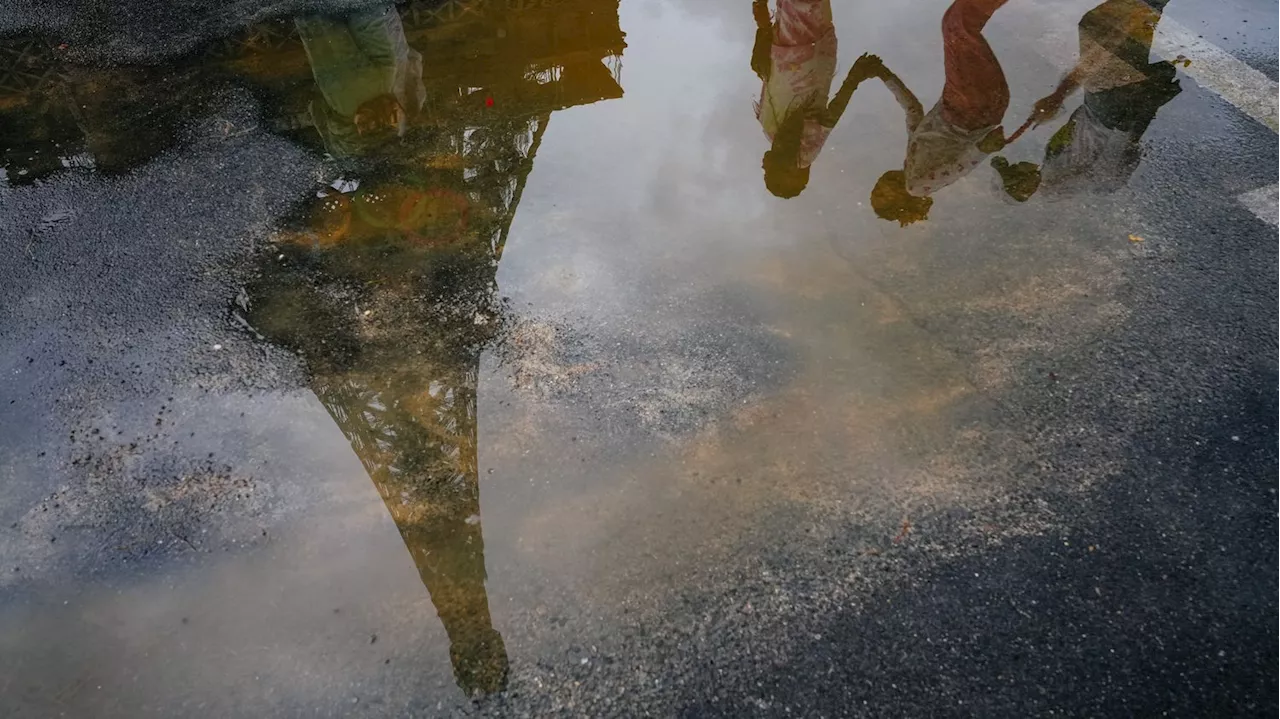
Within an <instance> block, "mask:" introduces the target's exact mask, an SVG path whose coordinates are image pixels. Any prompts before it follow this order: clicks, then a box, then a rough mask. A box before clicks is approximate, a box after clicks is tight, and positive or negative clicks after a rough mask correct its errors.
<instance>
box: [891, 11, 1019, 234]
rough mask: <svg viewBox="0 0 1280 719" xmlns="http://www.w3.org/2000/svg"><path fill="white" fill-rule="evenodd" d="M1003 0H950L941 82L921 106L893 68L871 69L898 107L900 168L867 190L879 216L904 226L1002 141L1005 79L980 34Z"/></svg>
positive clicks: (918, 217) (923, 213)
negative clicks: (937, 93) (902, 131)
mask: <svg viewBox="0 0 1280 719" xmlns="http://www.w3.org/2000/svg"><path fill="white" fill-rule="evenodd" d="M1005 2H1007V0H955V2H953V3H952V4H951V7H949V8H947V11H946V13H945V14H944V15H943V17H942V44H943V56H944V62H945V70H946V83H945V85H944V86H943V88H942V96H941V97H940V98H939V99H938V102H937V103H936V104H935V105H934V106H933V108H932V109H930V110H929V112H927V113H925V112H923V107H922V106H921V104H920V101H919V100H917V99H916V97H915V95H914V94H912V93H911V91H910V90H908V89H907V88H906V86H905V85H903V83H902V81H901V80H899V79H898V77H897V76H896V75H894V74H893V73H892V72H889V71H888V70H887V69H885V68H883V66H881V67H879V68H877V70H876V72H877V74H878V76H879V77H880V78H881V79H882V80H884V82H885V85H886V86H887V87H888V88H889V90H890V91H891V92H892V93H893V95H894V97H895V98H897V100H898V103H899V104H900V105H902V109H903V111H904V112H905V114H906V121H907V131H908V138H907V154H906V159H905V161H904V162H903V166H902V169H901V170H891V171H889V172H886V173H884V175H882V176H881V177H880V179H879V181H878V182H877V183H876V186H875V188H874V189H873V190H872V192H871V206H872V208H873V209H874V210H875V212H876V214H877V215H879V216H880V217H882V218H884V219H886V220H897V221H898V222H899V223H900V224H902V225H907V224H910V223H912V222H915V221H917V220H922V219H924V218H925V217H926V216H927V215H928V212H929V208H930V207H931V206H932V204H933V200H932V198H931V197H930V195H932V194H933V193H935V192H937V191H938V190H940V189H942V188H943V187H946V186H947V185H950V184H951V183H953V182H955V181H956V180H958V179H960V178H961V177H964V176H965V175H967V174H969V172H970V171H972V170H973V168H974V167H977V166H978V165H979V164H981V163H982V161H983V159H984V158H985V157H986V156H987V155H989V154H990V153H992V152H995V151H997V150H999V149H1000V148H1001V147H1003V146H1004V145H1005V142H1006V141H1005V136H1004V128H1003V127H1002V125H1001V123H1002V122H1003V120H1004V113H1005V110H1006V109H1008V106H1009V85H1008V83H1007V82H1005V78H1004V71H1003V70H1002V69H1001V68H1000V62H999V61H998V60H997V59H996V56H995V53H994V52H992V50H991V46H990V45H988V44H987V41H986V38H984V37H983V36H982V31H983V28H984V27H986V24H987V21H988V20H990V19H991V16H992V15H993V14H994V13H995V11H996V10H999V9H1000V8H1001V7H1002V6H1003V5H1004V4H1005Z"/></svg>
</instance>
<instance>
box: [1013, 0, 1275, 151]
mask: <svg viewBox="0 0 1280 719" xmlns="http://www.w3.org/2000/svg"><path fill="white" fill-rule="evenodd" d="M1092 5H1093V2H1084V3H1079V2H1061V1H1056V0H1055V1H1052V2H1038V3H1036V4H1035V5H1034V6H1033V7H1032V8H1029V9H1028V11H1029V12H1033V13H1034V14H1035V15H1037V16H1039V17H1040V18H1042V22H1047V24H1048V26H1049V29H1048V30H1047V31H1046V32H1045V33H1044V34H1043V35H1041V36H1040V39H1039V41H1038V42H1037V43H1036V46H1037V49H1038V50H1039V52H1040V54H1041V55H1043V56H1044V58H1045V59H1047V60H1049V61H1050V62H1052V63H1053V64H1055V65H1059V66H1063V67H1064V69H1065V67H1070V66H1072V65H1074V64H1075V62H1076V58H1077V49H1078V45H1079V40H1078V33H1077V25H1078V23H1079V22H1080V16H1081V15H1082V14H1083V13H1082V12H1081V10H1080V8H1081V7H1083V8H1084V9H1085V10H1088V9H1089V8H1090V7H1091V6H1092ZM997 17H999V16H997ZM1151 51H1152V54H1154V55H1156V56H1158V57H1160V58H1162V59H1165V60H1176V59H1178V58H1179V57H1182V58H1185V59H1187V60H1190V61H1191V64H1190V65H1189V66H1186V67H1183V66H1181V65H1180V66H1179V70H1180V71H1181V72H1182V73H1183V74H1185V75H1187V76H1188V77H1190V78H1192V79H1193V80H1195V81H1196V83H1197V84H1199V85H1200V86H1201V87H1203V88H1204V89H1206V90H1209V91H1210V92H1213V93H1214V94H1216V95H1218V96H1219V97H1221V98H1222V99H1224V100H1226V101H1227V102H1229V103H1231V105H1232V106H1234V107H1236V108H1238V109H1239V110H1240V111H1241V112H1243V113H1244V114H1246V115H1248V116H1249V117H1252V118H1253V119H1255V120H1257V121H1258V122H1260V123H1262V124H1263V125H1266V126H1267V127H1269V128H1271V129H1272V130H1273V131H1277V132H1280V121H1278V119H1277V118H1278V116H1280V109H1278V106H1280V101H1278V98H1277V95H1280V84H1277V83H1276V82H1275V81H1273V80H1272V79H1271V78H1269V77H1267V76H1266V75H1264V74H1262V73H1261V72H1259V71H1257V70H1255V69H1253V68H1252V67H1249V65H1247V64H1246V63H1244V62H1242V61H1240V60H1238V59H1236V57H1235V56H1234V55H1232V54H1231V53H1229V52H1227V51H1226V50H1223V49H1222V48H1220V47H1218V46H1217V45H1214V44H1213V43H1211V42H1209V41H1208V40H1205V39H1204V38H1203V37H1200V36H1199V35H1197V34H1196V33H1195V31H1193V30H1191V29H1190V28H1188V27H1187V26H1185V25H1183V24H1182V23H1180V22H1178V21H1177V20H1175V19H1173V18H1171V17H1168V16H1167V15H1165V16H1163V17H1161V18H1160V21H1159V23H1157V24H1156V32H1155V39H1154V41H1153V42H1152V43H1151Z"/></svg>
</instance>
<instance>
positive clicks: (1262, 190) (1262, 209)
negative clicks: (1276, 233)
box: [1236, 185, 1280, 227]
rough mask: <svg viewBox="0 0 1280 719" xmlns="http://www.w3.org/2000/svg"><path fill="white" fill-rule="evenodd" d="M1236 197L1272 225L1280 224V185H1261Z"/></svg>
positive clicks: (1259, 217)
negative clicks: (1279, 216)
mask: <svg viewBox="0 0 1280 719" xmlns="http://www.w3.org/2000/svg"><path fill="white" fill-rule="evenodd" d="M1236 199H1238V200H1239V201H1240V204H1242V205H1244V206H1245V208H1246V209H1248V210H1249V211H1250V212H1252V213H1253V214H1255V215H1257V216H1258V219H1260V220H1262V221H1263V222H1266V223H1267V224H1269V225H1271V226H1272V227H1276V226H1277V225H1278V224H1280V221H1278V218H1277V217H1276V215H1277V214H1280V213H1278V211H1280V185H1271V186H1269V187H1259V188H1258V189H1256V190H1250V191H1249V192H1246V193H1244V194H1243V195H1240V196H1239V197H1237V198H1236Z"/></svg>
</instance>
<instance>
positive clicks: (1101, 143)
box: [993, 0, 1182, 195]
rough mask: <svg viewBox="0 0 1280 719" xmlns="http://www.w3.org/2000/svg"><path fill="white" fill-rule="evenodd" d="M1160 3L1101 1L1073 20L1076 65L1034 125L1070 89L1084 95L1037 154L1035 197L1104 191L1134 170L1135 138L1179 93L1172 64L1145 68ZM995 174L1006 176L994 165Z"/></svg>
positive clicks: (1038, 111)
mask: <svg viewBox="0 0 1280 719" xmlns="http://www.w3.org/2000/svg"><path fill="white" fill-rule="evenodd" d="M1167 3H1168V0H1106V2H1104V3H1102V4H1101V5H1098V6H1097V7H1095V8H1094V9H1092V10H1090V11H1089V12H1087V13H1085V15H1084V17H1083V18H1081V20H1080V25H1079V32H1080V58H1079V60H1078V61H1077V63H1076V66H1075V67H1074V68H1072V70H1071V71H1070V72H1069V73H1067V74H1066V76H1065V77H1064V78H1063V79H1062V82H1061V83H1059V85H1058V87H1057V89H1055V90H1054V91H1053V93H1051V94H1050V95H1048V96H1047V97H1045V98H1043V99H1041V100H1040V101H1039V102H1037V103H1036V111H1035V115H1034V118H1035V119H1036V120H1037V121H1038V122H1044V121H1047V120H1049V119H1051V118H1052V117H1053V116H1054V115H1055V114H1056V113H1057V112H1058V110H1059V109H1060V108H1061V106H1062V103H1063V102H1064V101H1065V100H1066V99H1067V97H1068V96H1070V94H1071V93H1072V92H1074V91H1075V90H1076V88H1081V89H1083V90H1084V102H1083V103H1082V104H1081V105H1080V107H1078V108H1077V109H1076V110H1075V112H1073V113H1071V118H1070V119H1069V120H1067V123H1066V124H1065V125H1063V126H1062V127H1061V128H1060V129H1059V130H1058V131H1057V132H1056V133H1055V134H1054V135H1053V137H1052V138H1051V139H1050V140H1049V145H1048V147H1047V148H1045V155H1044V163H1043V165H1042V166H1041V167H1040V171H1039V172H1040V187H1041V191H1042V192H1044V193H1048V194H1050V195H1055V194H1056V195H1061V194H1066V193H1073V192H1077V191H1093V192H1111V191H1114V190H1116V189H1119V188H1120V187H1122V186H1124V184H1125V183H1126V182H1128V180H1129V177H1130V176H1131V175H1132V174H1133V172H1134V170H1135V169H1137V167H1138V162H1139V160H1140V159H1141V154H1142V150H1141V145H1140V144H1139V142H1140V140H1141V138H1142V134H1143V133H1144V132H1146V130H1147V126H1148V125H1150V124H1151V121H1152V120H1153V119H1155V116H1156V112H1157V111H1159V109H1160V108H1161V107H1163V106H1164V105H1165V104H1166V103H1168V102H1169V101H1170V100H1172V99H1173V98H1174V97H1176V96H1177V95H1178V93H1179V92H1181V91H1182V90H1181V87H1180V85H1179V83H1178V80H1177V77H1176V74H1177V73H1176V70H1175V68H1174V64H1173V63H1172V62H1169V61H1163V62H1155V63H1152V62H1149V58H1150V54H1151V41H1152V39H1153V37H1154V36H1155V28H1156V24H1157V23H1158V22H1159V21H1160V16H1161V11H1162V10H1163V9H1164V6H1165V5H1166V4H1167ZM996 160H1001V158H994V159H993V162H994V161H996ZM1003 164H1005V165H1007V163H1003ZM1019 164H1027V163H1019ZM997 170H1000V171H1001V174H1002V176H1003V175H1005V174H1006V171H1005V170H1003V169H1002V168H1001V167H1000V166H997ZM1005 184H1006V186H1008V185H1009V181H1008V180H1007V179H1006V182H1005Z"/></svg>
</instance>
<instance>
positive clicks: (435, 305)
mask: <svg viewBox="0 0 1280 719" xmlns="http://www.w3.org/2000/svg"><path fill="white" fill-rule="evenodd" d="M1002 5H1003V3H1001V2H980V1H975V2H967V3H966V2H956V3H955V4H954V5H952V6H951V9H950V10H947V8H946V4H945V3H936V2H923V0H913V1H912V2H903V3H879V2H876V3H870V2H853V1H849V2H844V1H840V0H837V1H834V2H824V1H815V2H789V1H785V0H784V1H782V2H779V3H777V5H776V6H775V7H773V8H772V11H773V14H772V16H770V14H769V10H768V8H767V7H766V6H765V4H764V3H758V2H757V3H754V4H753V3H748V2H746V1H745V0H743V1H742V2H719V1H716V2H696V3H684V4H679V3H667V2H657V1H639V0H638V1H636V2H630V1H629V0H624V1H623V2H621V3H619V2H618V0H552V1H543V2H525V1H516V0H512V1H510V2H496V1H485V0H448V1H440V2H431V1H427V0H420V1H416V2H411V3H407V4H401V5H390V4H386V5H377V4H367V3H366V4H364V5H362V6H360V8H359V9H355V10H353V9H351V8H350V7H347V6H345V5H344V6H342V7H340V8H338V9H333V10H331V11H328V12H320V13H311V14H302V15H297V16H290V17H280V18H276V19H271V20H266V21H261V22H257V23H255V24H251V25H249V26H247V27H245V28H244V29H242V30H240V31H238V32H236V33H234V34H232V35H231V36H229V37H225V38H220V39H217V40H212V41H209V42H207V43H205V44H204V45H202V46H201V48H200V49H199V50H198V51H196V52H194V53H183V54H179V55H178V56H176V57H175V56H164V55H162V53H163V51H162V49H159V48H157V51H156V52H157V57H156V58H155V59H154V60H152V61H149V62H139V63H136V64H129V65H118V64H116V65H113V64H102V63H99V62H97V61H94V60H92V58H90V57H88V55H89V53H88V51H87V50H85V51H82V50H81V49H80V48H78V47H74V46H71V45H70V44H68V43H64V42H62V40H61V39H60V38H58V37H51V36H45V35H22V36H14V37H9V38H7V39H5V40H3V41H0V151H2V152H3V154H2V155H0V168H2V169H0V203H3V206H4V210H3V213H0V214H2V215H3V216H2V217H0V231H2V232H3V234H4V237H5V238H6V239H9V238H16V240H15V243H10V244H7V245H6V247H7V248H8V249H7V254H8V259H7V260H5V262H6V263H7V264H8V265H9V269H8V270H7V271H6V273H5V274H6V275H7V277H8V279H6V281H5V282H6V284H8V289H7V290H5V291H4V292H3V293H0V297H3V301H4V306H3V308H2V309H0V323H3V324H0V326H2V327H3V328H4V334H6V335H8V337H7V338H6V339H4V340H3V341H0V358H3V364H4V366H5V367H6V368H9V370H8V371H7V377H6V379H5V382H6V386H5V388H4V390H3V394H0V396H3V397H5V398H6V400H9V402H8V404H9V410H8V414H7V416H6V418H5V420H4V421H3V424H0V429H3V434H4V435H5V439H4V440H3V441H0V447H2V448H3V449H4V454H5V455H6V456H5V457H4V458H3V459H2V460H0V477H3V478H4V483H5V488H4V490H3V494H0V506H2V507H3V511H2V516H0V519H3V520H4V526H6V527H8V529H7V530H6V535H5V539H4V540H3V544H2V546H0V559H3V561H4V566H3V567H0V569H2V570H3V573H2V574H0V577H2V578H0V653H3V655H4V656H5V657H6V658H5V659H4V661H3V671H0V675H3V676H5V679H4V680H0V685H3V686H4V687H5V688H4V694H5V695H6V700H5V704H6V705H7V706H9V707H10V709H11V710H15V709H16V710H17V711H18V713H19V714H20V715H25V714H23V712H24V711H26V712H28V713H30V714H31V715H33V716H34V715H41V716H45V715H48V716H53V715H57V712H59V711H61V712H64V713H65V714H66V715H69V716H86V715H94V716H131V717H133V716H144V715H145V716H151V715H159V716H179V715H182V716H186V715H190V716H237V715H245V716H275V715H279V716H295V715H296V716H302V715H306V716H320V715H324V716H360V715H368V716H384V715H397V716H401V715H409V714H412V715H415V716H417V715H443V714H448V713H450V712H461V711H464V710H465V711H473V710H485V711H489V710H491V711H493V712H495V713H502V712H503V711H504V710H511V711H515V710H516V708H518V707H521V706H524V704H522V703H521V702H532V703H533V704H534V705H535V706H539V707H541V711H543V712H544V713H545V714H550V713H556V712H564V713H572V712H573V711H575V709H574V707H575V706H579V708H580V707H581V706H587V705H588V704H589V705H590V706H593V707H596V709H595V710H591V711H596V712H603V713H605V714H607V713H608V710H607V709H605V707H610V706H613V707H618V706H625V705H626V702H628V701H630V700H629V699H628V697H629V696H639V695H642V696H650V695H651V694H652V695H653V696H664V695H665V693H666V692H668V691H670V696H671V697H673V699H672V700H671V701H672V702H676V703H677V704H678V701H679V697H680V696H681V691H680V690H677V689H675V688H674V686H675V684H674V682H673V683H672V684H671V686H670V687H668V686H664V685H663V682H664V680H670V679H671V678H672V677H673V676H675V677H678V676H680V674H679V672H680V671H683V670H680V669H672V668H671V665H670V662H676V663H677V664H678V663H679V661H682V659H681V658H682V657H683V658H689V657H695V656H698V652H699V651H706V652H711V653H713V654H714V653H716V652H718V651H719V650H715V649H708V647H712V648H714V647H719V646H721V645H722V644H723V643H724V642H726V641H730V640H731V639H732V638H734V637H739V636H744V637H759V636H767V632H768V631H770V628H771V627H774V626H776V625H778V624H779V623H785V622H786V621H787V617H791V616H794V615H795V614H796V613H803V612H809V611H815V610H812V609H810V608H808V607H810V605H809V604H807V602H809V601H810V600H811V599H812V598H813V596H816V595H815V594H814V591H816V590H814V589H813V587H815V586H823V587H826V589H824V590H822V592H821V593H823V596H834V597H837V598H842V599H840V601H853V599H851V597H857V596H858V593H859V592H862V591H864V590H866V588H867V587H873V586H876V584H877V582H879V581H881V580H880V579H879V578H878V577H881V576H882V575H884V574H885V573H886V572H887V573H893V572H895V571H899V570H901V569H902V567H904V566H907V565H906V564H903V562H908V561H909V562H916V561H926V559H924V558H921V557H923V556H924V555H917V554H913V552H923V551H924V550H923V549H921V548H922V547H928V548H931V551H932V550H936V551H935V552H934V554H933V555H931V556H934V557H945V556H953V555H954V554H955V553H956V552H958V551H961V550H959V549H957V548H958V547H979V546H990V545H994V544H998V543H1000V542H1001V541H1005V540H1006V539H1008V538H1009V537H1015V536H1021V535H1025V534H1035V533H1040V532H1044V531H1047V530H1048V528H1049V527H1052V526H1053V522H1054V513H1053V511H1052V510H1051V509H1050V508H1049V507H1048V505H1047V504H1046V503H1043V502H1036V501H1034V500H1033V499H1029V497H1033V496H1034V494H1035V489H1036V487H1038V486H1040V485H1038V484H1037V482H1039V481H1040V480H1039V479H1037V478H1036V477H1037V475H1036V474H1035V472H1034V471H1032V470H1030V469H1029V468H1033V467H1036V466H1037V462H1038V460H1039V459H1040V458H1041V457H1042V455H1043V453H1044V452H1048V451H1049V448H1048V447H1047V446H1043V445H1041V446H1038V445H1037V444H1036V443H1035V442H1033V441H1028V440H1027V434H1026V432H1027V431H1028V427H1029V426H1033V425H1035V422H1036V417H1037V416H1038V414H1037V413H1038V412H1040V411H1041V410H1040V408H1041V407H1042V406H1043V405H1045V404H1048V405H1054V406H1066V405H1069V404H1070V403H1071V402H1072V398H1071V397H1072V392H1073V389H1072V387H1073V384H1074V383H1077V382H1079V381H1080V379H1081V378H1080V377H1079V376H1078V375H1077V374H1074V370H1075V367H1076V366H1078V364H1079V363H1078V359H1076V358H1078V357H1079V356H1080V353H1081V352H1084V351H1085V350H1084V349H1082V348H1087V347H1089V346H1090V345H1091V344H1093V343H1098V342H1103V341H1105V338H1107V337H1108V336H1109V335H1110V334H1111V333H1113V332H1116V331H1118V329H1119V328H1121V327H1122V326H1124V325H1125V323H1127V322H1130V321H1132V308H1131V306H1130V304H1129V303H1128V302H1127V301H1126V291H1127V289H1126V288H1127V287H1128V283H1129V278H1130V277H1131V276H1132V275H1133V273H1140V272H1143V271H1144V269H1143V268H1144V267H1147V266H1149V264H1150V263H1158V262H1167V261H1172V260H1174V259H1176V257H1177V253H1178V245H1177V243H1176V242H1173V241H1172V240H1171V238H1170V237H1169V235H1168V230H1167V225H1165V224H1161V222H1159V221H1158V219H1153V218H1158V217H1159V216H1160V213H1162V212H1164V210H1162V209H1159V208H1162V207H1164V205H1162V204H1161V203H1167V202H1168V201H1169V197H1170V195H1169V194H1167V193H1164V192H1163V191H1160V190H1157V189H1154V188H1157V187H1159V186H1160V184H1161V183H1162V182H1164V179H1165V178H1167V176H1168V173H1169V172H1170V170H1169V169H1168V168H1167V167H1160V166H1157V167H1156V168H1154V169H1152V168H1151V167H1150V166H1151V164H1152V162H1153V160H1151V159H1150V158H1149V155H1150V154H1152V153H1158V152H1160V151H1162V150H1160V149H1159V148H1164V150H1169V149H1170V148H1171V147H1174V146H1175V145H1176V143H1177V142H1180V140H1178V139H1177V137H1178V136H1177V132H1178V130H1177V129H1176V128H1164V129H1159V130H1158V134H1159V135H1160V138H1161V140H1160V142H1161V143H1163V144H1162V145H1159V148H1153V149H1149V150H1144V144H1143V143H1144V135H1145V134H1146V133H1147V131H1148V128H1149V127H1156V128H1158V126H1159V119H1160V118H1161V117H1163V116H1164V114H1165V113H1174V114H1178V113H1181V115H1179V117H1180V118H1181V122H1182V123H1183V124H1184V129H1186V130H1187V132H1191V131H1193V130H1194V131H1196V132H1198V133H1199V134H1200V136H1201V137H1202V138H1205V139H1203V140H1202V141H1204V142H1221V143H1222V144H1223V151H1224V153H1226V155H1227V156H1228V157H1230V155H1231V153H1232V152H1236V153H1237V154H1242V153H1243V152H1244V151H1243V150H1233V149H1231V145H1230V142H1229V135H1230V132H1234V130H1231V131H1228V130H1222V129H1220V125H1221V124H1222V123H1224V122H1229V120H1224V119H1223V118H1222V117H1220V116H1211V117H1201V116H1199V115H1195V114H1194V113H1192V112H1191V111H1190V110H1188V109H1186V108H1188V107H1191V103H1195V102H1204V101H1205V100H1204V99H1203V96H1202V93H1201V91H1200V90H1198V89H1194V88H1193V86H1192V85H1191V83H1190V82H1189V81H1187V80H1185V78H1183V77H1182V74H1181V72H1182V69H1183V68H1182V66H1181V65H1175V64H1174V63H1172V62H1169V61H1167V60H1172V59H1173V58H1161V57H1159V56H1156V55H1152V54H1151V52H1152V42H1153V37H1154V31H1155V28H1156V27H1157V25H1158V23H1159V22H1160V21H1161V13H1160V12H1159V11H1158V10H1157V9H1153V8H1152V6H1150V5H1147V4H1144V3H1142V2H1137V1H1136V0H1108V1H1107V2H1104V3H1102V4H1100V5H1096V6H1095V4H1094V3H1092V2H1070V3H1066V2H1064V3H1058V4H1056V5H1060V6H1064V7H1067V6H1069V11H1068V10H1063V9H1061V8H1058V9H1054V11H1053V12H1049V11H1048V10H1047V9H1046V7H1047V5H1046V4H1045V3H1043V2H1040V3H1025V4H1023V5H1022V6H1020V7H1017V8H1015V7H1013V5H1014V4H1013V3H1010V7H1009V8H1008V9H1004V8H1002V7H1001V6H1002ZM762 8H763V9H762ZM944 11H945V12H944ZM988 20H990V22H988ZM863 53H875V54H874V55H864V54H863ZM1081 53H1083V56H1082V60H1081V63H1080V66H1079V68H1080V69H1079V70H1078V72H1077V73H1076V74H1075V75H1073V76H1072V80H1071V82H1063V77H1064V75H1065V74H1066V72H1067V70H1069V69H1070V68H1071V66H1072V63H1073V62H1074V61H1075V58H1076V57H1077V56H1079V55H1080V54H1081ZM1063 58H1065V59H1063ZM1180 78H1181V80H1180ZM1055 93H1056V94H1055ZM1192 95H1194V97H1190V96H1192ZM1180 103H1182V105H1180ZM1058 106H1061V109H1060V111H1058V110H1059V108H1058ZM1180 107H1181V108H1183V109H1179V108H1180ZM1037 108H1039V110H1038V109H1037ZM1037 113H1038V114H1037ZM1037 118H1038V119H1040V120H1043V122H1044V124H1043V125H1041V126H1035V122H1034V120H1036V119H1037ZM1153 121H1155V123H1154V124H1153ZM1246 121H1247V119H1246V120H1240V122H1246ZM1230 122H1236V121H1235V120H1230ZM1268 171H1269V170H1268ZM1246 174H1247V173H1246ZM1246 189H1252V188H1247V187H1239V188H1236V187H1224V188H1216V189H1214V191H1215V192H1219V194H1222V196H1223V197H1228V196H1230V195H1231V193H1233V192H1236V191H1237V190H1239V191H1241V192H1243V191H1244V190H1246ZM1152 208H1157V209H1156V210H1153V209H1152ZM1055 403H1056V404H1055ZM1093 439H1094V441H1095V444H1094V445H1091V446H1092V447H1093V448H1094V449H1095V450H1096V451H1095V453H1094V454H1093V455H1091V457H1090V459H1089V461H1088V462H1086V463H1084V464H1082V465H1078V467H1077V469H1078V471H1076V472H1074V473H1073V474H1072V475H1071V476H1070V477H1066V478H1059V479H1058V480H1056V481H1058V482H1059V489H1064V490H1069V491H1080V492H1084V491H1087V489H1088V488H1089V487H1091V486H1093V485H1094V484H1096V483H1098V482H1102V481H1105V479H1106V478H1107V476H1109V473H1110V472H1111V471H1113V467H1112V465H1111V464H1110V462H1112V459H1113V456H1112V455H1111V454H1109V452H1110V451H1111V450H1112V449H1113V444H1112V443H1111V440H1108V439H1106V438H1097V437H1094V438H1093ZM1051 441H1055V442H1056V441H1057V438H1054V439H1052V440H1051ZM913 545H914V546H913ZM927 561H932V560H927ZM833 601H836V600H833ZM751 641H758V640H751ZM748 645H750V642H748ZM735 651H736V650H735ZM742 651H745V652H746V653H747V655H748V656H749V655H750V652H751V651H752V650H750V649H746V650H742ZM721 656H729V657H730V658H729V659H727V660H726V661H746V660H744V659H743V658H742V657H733V656H732V652H731V653H730V654H729V655H721ZM19 658H20V660H19ZM664 667H665V668H664ZM587 696H590V697H592V698H591V699H590V702H588V699H587V698H585V697H587ZM602 697H604V698H602ZM575 702H583V704H582V705H577V704H575ZM601 702H603V703H601ZM610 702H617V704H611V703H610ZM672 706H675V704H672ZM583 711H587V710H583ZM673 711H674V710H673ZM589 713H590V712H589ZM596 715H602V714H600V713H597V714H596Z"/></svg>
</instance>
